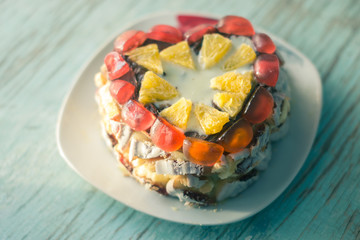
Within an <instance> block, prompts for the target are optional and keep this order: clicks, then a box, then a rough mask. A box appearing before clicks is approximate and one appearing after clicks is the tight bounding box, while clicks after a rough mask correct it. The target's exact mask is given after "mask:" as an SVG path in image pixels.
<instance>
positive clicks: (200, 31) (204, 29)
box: [184, 24, 216, 45]
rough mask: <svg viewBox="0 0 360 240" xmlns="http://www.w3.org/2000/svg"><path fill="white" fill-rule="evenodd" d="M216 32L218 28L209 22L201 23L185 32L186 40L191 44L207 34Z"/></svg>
mask: <svg viewBox="0 0 360 240" xmlns="http://www.w3.org/2000/svg"><path fill="white" fill-rule="evenodd" d="M214 32H216V28H215V27H214V26H212V25H209V24H201V25H198V26H196V27H194V28H191V29H189V30H188V31H187V32H186V33H185V34H184V36H185V40H186V41H187V42H188V43H189V45H191V44H193V43H194V42H196V41H198V40H200V39H201V38H202V37H203V36H204V35H205V34H208V33H214Z"/></svg>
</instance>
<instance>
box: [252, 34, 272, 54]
mask: <svg viewBox="0 0 360 240" xmlns="http://www.w3.org/2000/svg"><path fill="white" fill-rule="evenodd" d="M252 40H253V43H254V45H255V47H256V50H257V51H258V52H260V53H268V54H272V53H274V52H275V50H276V46H275V44H274V42H273V41H272V40H271V38H270V37H269V36H268V35H266V34H265V33H256V34H255V35H254V36H253V37H252Z"/></svg>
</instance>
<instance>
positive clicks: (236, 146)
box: [219, 119, 253, 153]
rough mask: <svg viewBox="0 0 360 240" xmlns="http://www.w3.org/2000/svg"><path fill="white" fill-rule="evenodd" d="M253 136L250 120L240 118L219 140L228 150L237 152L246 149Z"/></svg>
mask: <svg viewBox="0 0 360 240" xmlns="http://www.w3.org/2000/svg"><path fill="white" fill-rule="evenodd" d="M252 138H253V129H252V127H251V125H250V123H249V122H248V121H246V120H245V119H240V120H238V121H237V122H236V123H234V124H233V125H232V126H231V127H230V128H229V129H228V130H226V132H225V133H224V135H223V137H222V139H221V141H220V142H219V143H220V144H221V145H222V146H223V147H224V149H225V151H226V152H230V153H235V152H239V151H241V150H242V149H244V148H245V147H246V146H247V145H249V143H250V142H251V140H252Z"/></svg>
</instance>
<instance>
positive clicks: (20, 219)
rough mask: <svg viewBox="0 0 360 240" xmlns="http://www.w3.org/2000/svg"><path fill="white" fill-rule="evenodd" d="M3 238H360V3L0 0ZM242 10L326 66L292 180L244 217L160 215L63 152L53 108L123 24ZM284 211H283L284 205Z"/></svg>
mask: <svg viewBox="0 0 360 240" xmlns="http://www.w3.org/2000/svg"><path fill="white" fill-rule="evenodd" d="M0 9H1V10H2V11H1V14H0V36H2V38H1V44H0V52H1V53H2V54H1V55H0V75H1V76H2V77H1V78H0V84H1V87H0V127H1V128H0V129H1V130H0V143H1V144H0V156H1V163H2V165H1V168H0V192H1V194H0V211H1V214H0V239H21V238H29V239H45V238H51V239H66V238H71V239H98V238H102V239H113V238H121V239H130V238H132V239H172V238H176V239H194V238H196V239H236V238H241V239H264V238H268V239H296V238H299V239H360V212H359V209H360V201H359V199H360V180H359V175H360V164H359V163H360V148H359V142H360V139H359V138H360V130H359V124H360V107H359V104H358V102H359V101H360V82H359V79H360V68H359V64H358V63H359V61H360V48H359V42H360V31H359V28H360V16H359V14H358V13H359V11H360V4H358V3H357V1H356V0H355V1H350V0H344V1H331V2H329V1H326V0H321V1H315V0H304V1H300V0H297V1H285V0H276V1H252V2H250V1H235V0H229V1H218V0H216V1H211V2H207V1H205V0H200V1H196V2H194V1H190V0H186V1H176V2H175V1H172V2H170V1H141V2H138V3H137V4H134V2H133V1H130V0H123V1H121V5H120V4H119V6H114V2H113V1H94V0H91V1H86V0H81V1H76V2H73V1H69V0H64V1H42V0H35V1H1V2H0ZM188 9H192V11H195V12H213V13H217V14H219V15H225V14H236V15H243V16H245V17H247V18H249V19H250V20H251V21H252V22H254V24H256V25H258V26H261V27H263V28H264V29H266V30H269V31H270V32H272V33H275V34H276V35H278V36H280V37H282V38H284V39H285V40H287V41H288V42H290V43H291V44H292V45H294V46H295V47H297V48H298V49H299V50H301V51H302V52H303V53H304V54H305V55H306V56H308V57H309V58H310V59H311V60H312V61H313V62H314V63H315V65H316V66H317V68H318V69H319V71H320V74H321V77H322V80H323V84H324V85H323V87H324V92H323V93H324V97H323V100H324V107H323V111H322V120H321V124H320V126H319V130H318V136H317V138H316V141H315V143H314V146H313V149H312V151H311V152H310V155H309V157H308V159H307V161H306V163H305V165H304V167H303V168H302V170H301V172H300V173H299V174H298V176H297V177H296V179H295V180H294V182H293V183H292V184H291V186H290V187H289V188H288V189H287V190H286V191H285V192H284V193H283V194H282V195H281V196H280V197H279V198H278V199H277V200H276V201H275V202H274V203H272V204H271V205H270V206H269V207H267V208H266V209H265V210H263V211H262V212H260V213H259V214H257V215H255V216H253V217H252V218H249V219H246V220H244V221H241V222H237V223H233V224H229V225H224V226H214V227H203V226H190V225H183V224H175V223H171V222H167V221H163V220H159V219H156V218H153V217H150V216H147V215H145V214H143V213H140V212H137V211H134V210H132V209H130V208H128V207H126V206H124V205H123V204H121V203H118V202H116V201H115V200H113V199H111V198H110V197H107V196H106V195H104V194H103V193H101V192H100V191H98V190H96V189H94V188H93V187H92V186H90V185H89V184H88V183H86V182H85V181H84V180H82V179H80V178H79V177H78V176H77V175H76V174H75V173H74V172H72V170H71V169H70V168H68V166H66V164H65V163H64V161H63V160H62V159H61V157H60V156H59V154H58V151H57V148H56V143H55V138H54V132H55V122H56V120H57V114H58V111H59V108H60V105H61V102H62V101H63V98H64V96H65V95H66V93H67V91H68V90H69V88H70V86H71V84H72V80H73V78H74V77H75V76H76V74H77V72H78V70H79V69H80V68H81V66H82V65H83V64H84V63H85V62H86V61H87V59H88V58H89V57H90V56H91V55H92V54H93V53H94V51H95V50H96V49H97V48H98V46H100V45H101V44H102V43H103V42H104V41H106V40H107V39H108V37H109V36H111V35H112V34H113V33H114V32H117V31H118V29H120V28H121V27H122V26H124V25H125V24H127V22H131V21H133V20H136V19H137V18H138V17H139V16H143V15H145V14H151V13H154V12H157V11H161V10H162V11H182V10H188ZM279 209H280V211H279Z"/></svg>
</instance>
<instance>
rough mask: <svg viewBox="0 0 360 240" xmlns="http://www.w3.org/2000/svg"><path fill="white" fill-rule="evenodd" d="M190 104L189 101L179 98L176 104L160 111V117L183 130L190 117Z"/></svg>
mask: <svg viewBox="0 0 360 240" xmlns="http://www.w3.org/2000/svg"><path fill="white" fill-rule="evenodd" d="M191 104H192V103H191V101H190V100H186V99H185V98H180V99H179V100H178V101H177V102H176V103H174V104H173V105H171V106H170V107H168V108H165V109H164V110H162V111H161V112H160V116H162V117H164V118H166V120H168V121H169V122H170V123H172V124H174V125H175V126H177V127H179V128H182V129H184V130H185V129H186V126H187V122H188V120H189V116H190V111H191Z"/></svg>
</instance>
